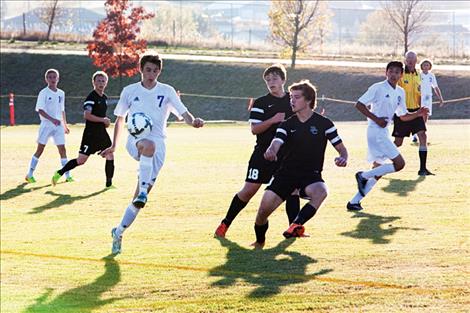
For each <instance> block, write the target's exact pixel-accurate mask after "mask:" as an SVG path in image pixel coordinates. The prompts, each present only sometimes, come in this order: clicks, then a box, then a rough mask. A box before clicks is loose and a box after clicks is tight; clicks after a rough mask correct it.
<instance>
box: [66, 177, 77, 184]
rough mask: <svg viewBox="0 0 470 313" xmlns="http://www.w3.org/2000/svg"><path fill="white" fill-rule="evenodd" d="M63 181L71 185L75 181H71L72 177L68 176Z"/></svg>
mask: <svg viewBox="0 0 470 313" xmlns="http://www.w3.org/2000/svg"><path fill="white" fill-rule="evenodd" d="M65 181H66V182H68V183H73V182H74V181H75V179H73V177H72V176H69V177H67V178H66V179H65Z"/></svg>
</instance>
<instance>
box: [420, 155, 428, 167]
mask: <svg viewBox="0 0 470 313" xmlns="http://www.w3.org/2000/svg"><path fill="white" fill-rule="evenodd" d="M427 157H428V151H427V150H424V151H422V150H419V169H420V170H425V169H426V159H427Z"/></svg>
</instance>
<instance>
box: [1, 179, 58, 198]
mask: <svg viewBox="0 0 470 313" xmlns="http://www.w3.org/2000/svg"><path fill="white" fill-rule="evenodd" d="M27 185H31V184H28V183H26V182H25V183H21V184H19V185H18V186H16V187H15V188H12V189H10V190H7V191H5V192H4V193H2V194H1V195H0V200H2V201H5V200H10V199H13V198H15V197H18V196H21V195H22V194H25V193H28V192H32V191H35V190H39V189H43V188H46V187H50V186H51V184H49V185H44V186H38V187H32V188H25V187H26V186H27Z"/></svg>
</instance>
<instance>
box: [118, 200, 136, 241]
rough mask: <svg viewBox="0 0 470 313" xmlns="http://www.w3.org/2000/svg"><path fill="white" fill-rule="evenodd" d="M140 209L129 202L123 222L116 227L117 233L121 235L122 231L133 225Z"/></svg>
mask: <svg viewBox="0 0 470 313" xmlns="http://www.w3.org/2000/svg"><path fill="white" fill-rule="evenodd" d="M139 211H140V209H138V208H136V207H135V206H134V205H133V204H132V203H131V204H129V206H128V207H127V209H126V211H125V212H124V216H123V217H122V221H121V223H120V224H119V225H118V227H117V228H116V235H118V236H121V235H122V233H123V232H124V231H125V230H126V229H127V228H129V226H131V225H132V223H133V222H134V220H135V218H136V217H137V214H139Z"/></svg>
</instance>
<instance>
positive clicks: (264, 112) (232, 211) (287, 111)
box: [215, 64, 300, 237]
mask: <svg viewBox="0 0 470 313" xmlns="http://www.w3.org/2000/svg"><path fill="white" fill-rule="evenodd" d="M286 78H287V74H286V69H285V68H284V66H283V65H281V64H274V65H272V66H270V67H268V68H267V69H266V70H265V71H264V73H263V79H264V81H265V83H266V87H267V88H268V91H269V93H268V94H267V95H265V96H263V97H260V98H258V99H256V100H255V102H254V104H253V107H252V108H251V111H250V119H249V122H250V124H251V132H252V133H253V134H254V135H256V145H255V148H254V151H253V153H252V155H251V158H250V161H249V163H248V170H247V173H246V179H245V185H244V186H243V188H242V189H241V190H240V191H239V192H238V193H237V194H236V195H235V196H234V197H233V199H232V202H231V204H230V207H229V209H228V211H227V214H226V216H225V218H224V219H223V220H222V222H221V223H220V225H219V226H218V227H217V229H216V231H215V236H216V237H225V233H226V232H227V230H228V228H229V226H230V225H231V223H232V221H233V220H234V219H235V217H236V216H237V215H238V213H240V211H241V210H243V208H244V207H245V206H246V205H247V204H248V202H249V201H250V200H251V198H252V197H253V196H254V195H255V194H256V192H257V191H258V190H259V188H260V187H261V185H262V184H267V183H269V182H270V181H271V179H272V176H273V174H274V173H275V171H276V170H277V169H278V167H279V162H270V161H267V160H266V159H265V158H264V157H263V153H264V152H265V151H266V149H267V148H268V146H269V145H270V143H271V140H272V139H273V138H274V135H275V133H276V128H277V126H278V125H279V123H280V122H282V121H284V120H285V119H287V118H288V117H290V116H291V115H292V114H293V113H292V109H291V107H290V97H289V94H288V93H286V92H285V90H284V84H285V83H286ZM281 153H282V152H281ZM279 159H281V158H279ZM299 206H300V204H299V197H298V196H297V195H290V196H289V197H287V201H286V212H287V216H288V219H289V224H290V223H292V221H293V220H294V218H295V217H296V216H297V213H298V212H299Z"/></svg>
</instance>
